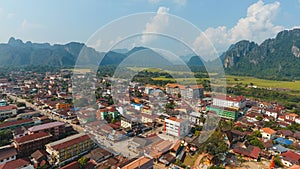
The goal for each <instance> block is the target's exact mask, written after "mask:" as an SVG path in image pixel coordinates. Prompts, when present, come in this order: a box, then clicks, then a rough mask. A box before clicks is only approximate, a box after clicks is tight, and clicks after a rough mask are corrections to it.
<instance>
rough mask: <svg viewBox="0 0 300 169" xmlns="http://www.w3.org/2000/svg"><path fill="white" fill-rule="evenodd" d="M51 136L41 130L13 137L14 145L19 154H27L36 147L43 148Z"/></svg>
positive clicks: (36, 148)
mask: <svg viewBox="0 0 300 169" xmlns="http://www.w3.org/2000/svg"><path fill="white" fill-rule="evenodd" d="M51 137H52V135H51V134H48V133H46V132H43V131H41V132H38V133H34V134H30V135H26V136H23V137H19V138H16V139H14V145H15V147H16V149H17V150H18V152H19V154H20V155H23V156H28V155H30V154H31V153H33V152H34V151H36V150H38V149H43V148H44V146H45V144H47V143H48V142H49V141H50V138H51Z"/></svg>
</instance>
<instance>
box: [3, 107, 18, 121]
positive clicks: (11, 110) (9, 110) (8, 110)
mask: <svg viewBox="0 0 300 169" xmlns="http://www.w3.org/2000/svg"><path fill="white" fill-rule="evenodd" d="M14 115H17V107H16V106H0V119H4V118H8V117H11V116H14Z"/></svg>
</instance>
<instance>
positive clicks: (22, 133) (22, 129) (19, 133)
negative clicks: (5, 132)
mask: <svg viewBox="0 0 300 169" xmlns="http://www.w3.org/2000/svg"><path fill="white" fill-rule="evenodd" d="M12 133H13V136H14V138H19V137H22V136H25V135H28V131H27V128H26V127H24V126H21V127H18V128H15V129H14V130H13V131H12Z"/></svg>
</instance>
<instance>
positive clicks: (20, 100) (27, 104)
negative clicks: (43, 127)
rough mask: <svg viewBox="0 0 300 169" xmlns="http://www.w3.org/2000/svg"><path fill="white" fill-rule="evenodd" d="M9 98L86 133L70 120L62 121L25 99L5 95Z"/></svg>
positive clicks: (8, 94)
mask: <svg viewBox="0 0 300 169" xmlns="http://www.w3.org/2000/svg"><path fill="white" fill-rule="evenodd" d="M5 94H6V95H7V96H8V97H10V98H11V99H12V100H15V101H17V102H23V103H25V104H26V107H31V108H33V109H34V110H36V111H39V112H41V114H43V115H45V116H48V117H49V118H51V119H53V120H57V121H61V122H64V123H68V124H70V125H72V127H73V129H74V130H76V131H77V132H79V133H81V132H83V131H84V129H83V128H82V127H81V126H79V125H76V124H72V123H71V122H70V121H69V120H66V119H62V118H60V117H58V116H55V115H53V114H51V112H47V111H46V110H44V109H40V108H39V107H37V106H36V105H34V104H32V103H30V102H28V101H27V100H25V99H22V98H19V97H16V96H13V95H11V94H10V93H5Z"/></svg>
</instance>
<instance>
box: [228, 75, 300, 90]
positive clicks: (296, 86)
mask: <svg viewBox="0 0 300 169" xmlns="http://www.w3.org/2000/svg"><path fill="white" fill-rule="evenodd" d="M226 82H227V85H235V84H238V83H242V84H243V85H246V84H248V85H250V83H253V85H254V86H257V87H258V88H272V89H274V88H281V89H290V90H295V91H300V81H277V80H266V79H258V78H254V77H247V76H231V75H226Z"/></svg>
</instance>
